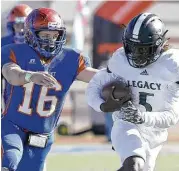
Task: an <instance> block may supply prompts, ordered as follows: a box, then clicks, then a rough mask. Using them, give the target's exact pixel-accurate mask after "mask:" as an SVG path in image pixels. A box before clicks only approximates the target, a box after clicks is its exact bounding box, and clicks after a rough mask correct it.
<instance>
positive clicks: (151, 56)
mask: <svg viewBox="0 0 179 171" xmlns="http://www.w3.org/2000/svg"><path fill="white" fill-rule="evenodd" d="M142 17H143V18H142ZM141 18H142V19H141ZM138 20H143V23H142V22H141V21H139V23H140V24H141V25H140V26H139V24H138V26H137V29H138V31H137V34H136V30H137V29H136V28H135V27H136V25H137V24H136V23H137V22H138ZM166 33H167V30H165V27H164V24H163V22H162V21H161V20H160V19H159V18H158V17H157V16H156V15H154V14H149V13H143V14H140V15H138V16H137V17H135V18H134V19H132V20H131V21H130V23H129V24H128V26H127V28H126V30H125V32H124V36H123V45H124V50H125V54H126V57H127V60H128V62H129V64H130V65H131V66H132V67H135V68H143V67H146V66H148V65H149V64H151V63H153V62H155V61H156V60H157V59H158V58H159V57H160V55H161V53H162V49H163V45H164V44H165V42H166V39H165V34H166Z"/></svg>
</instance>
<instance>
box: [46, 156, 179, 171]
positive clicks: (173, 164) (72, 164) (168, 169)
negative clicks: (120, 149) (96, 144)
mask: <svg viewBox="0 0 179 171" xmlns="http://www.w3.org/2000/svg"><path fill="white" fill-rule="evenodd" d="M119 166H120V163H119V159H118V157H117V155H116V154H115V153H108V152H104V153H98V152H95V153H78V154H73V153H72V154H61V155H60V154H53V155H49V157H48V160H47V170H48V171H115V170H116V169H118V168H119ZM156 171H179V154H166V155H165V154H162V155H160V156H159V157H158V160H157V165H156Z"/></svg>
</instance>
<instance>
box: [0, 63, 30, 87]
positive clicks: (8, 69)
mask: <svg viewBox="0 0 179 171" xmlns="http://www.w3.org/2000/svg"><path fill="white" fill-rule="evenodd" d="M2 74H3V77H4V78H5V79H6V80H7V81H8V83H9V84H11V85H15V86H18V85H24V84H26V83H27V81H26V80H25V74H26V71H24V70H22V69H21V68H20V67H19V66H17V65H16V64H13V63H7V64H5V65H4V66H3V67H2Z"/></svg>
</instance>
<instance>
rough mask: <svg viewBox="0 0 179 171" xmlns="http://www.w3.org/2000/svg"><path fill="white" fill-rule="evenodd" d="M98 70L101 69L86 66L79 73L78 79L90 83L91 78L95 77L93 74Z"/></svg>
mask: <svg viewBox="0 0 179 171" xmlns="http://www.w3.org/2000/svg"><path fill="white" fill-rule="evenodd" d="M98 71H99V70H97V69H94V68H90V67H87V68H85V69H84V70H83V71H81V72H80V73H79V74H78V76H77V79H78V80H79V81H83V82H86V83H89V82H90V80H91V79H92V78H93V76H94V75H95V74H96V73H97V72H98Z"/></svg>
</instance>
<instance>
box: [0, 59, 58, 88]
mask: <svg viewBox="0 0 179 171" xmlns="http://www.w3.org/2000/svg"><path fill="white" fill-rule="evenodd" d="M2 74H3V77H4V78H5V79H6V80H7V81H8V82H9V84H11V85H15V86H18V85H24V84H26V83H28V82H34V83H35V84H38V85H42V86H46V87H54V86H55V84H56V82H57V80H56V79H55V78H54V77H53V76H51V75H50V74H48V73H45V72H31V71H25V70H22V69H21V67H20V66H19V65H17V64H15V63H13V62H9V63H6V64H4V65H3V67H2Z"/></svg>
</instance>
